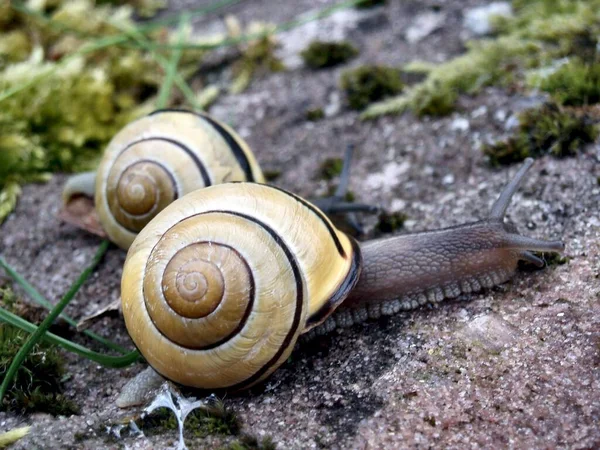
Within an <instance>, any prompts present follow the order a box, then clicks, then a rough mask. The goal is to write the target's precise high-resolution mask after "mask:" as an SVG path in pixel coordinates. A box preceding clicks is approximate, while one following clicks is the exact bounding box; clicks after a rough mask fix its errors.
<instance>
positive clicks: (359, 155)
mask: <svg viewBox="0 0 600 450" xmlns="http://www.w3.org/2000/svg"><path fill="white" fill-rule="evenodd" d="M189 4H191V2H187V3H186V2H183V1H181V2H174V4H173V5H172V9H173V10H175V11H177V10H180V9H183V8H184V7H186V6H189ZM327 4H333V2H332V1H317V0H310V1H309V0H299V1H295V2H285V7H276V8H275V7H273V3H272V2H268V1H259V0H257V1H247V2H240V3H239V4H237V5H236V6H235V7H233V8H231V12H232V13H233V14H235V15H236V16H238V17H239V18H240V20H241V21H242V23H247V22H248V21H250V20H270V21H273V22H278V23H279V22H283V21H286V20H291V19H292V18H294V17H295V16H296V15H298V14H301V13H304V12H306V11H309V10H314V9H315V8H317V7H322V6H324V5H327ZM485 4H486V2H483V1H475V0H469V1H462V0H460V1H459V0H447V1H444V2H439V1H433V0H431V1H423V2H417V1H407V2H404V1H402V2H395V1H391V2H388V5H387V6H385V7H384V8H383V10H382V11H380V12H377V13H373V14H376V16H374V17H376V18H377V20H375V19H370V21H368V22H367V23H366V24H363V25H359V26H356V27H352V28H351V29H350V31H348V37H349V38H351V39H352V41H353V42H355V43H356V44H357V45H358V46H359V48H360V50H361V54H360V55H359V57H358V58H357V59H356V61H353V62H352V63H351V64H352V65H354V64H364V63H373V62H379V63H386V64H392V65H393V64H396V65H397V64H401V63H405V62H408V61H411V60H413V59H421V60H422V59H424V60H427V61H431V62H437V61H441V60H445V59H448V58H451V57H452V56H454V55H457V54H459V53H460V52H461V51H462V41H461V36H460V32H461V28H462V20H463V12H464V10H465V9H466V8H472V7H475V6H482V5H485ZM434 7H436V8H437V7H439V8H441V9H442V11H441V12H442V13H443V14H445V16H446V22H445V24H444V26H443V28H441V29H440V30H438V31H436V32H435V33H431V34H430V35H428V36H426V37H425V38H423V39H422V40H420V41H418V42H416V43H414V44H409V43H408V42H407V41H406V40H405V39H404V32H405V31H406V29H407V28H408V27H409V26H410V24H411V23H413V20H414V18H415V17H416V16H418V15H419V14H422V13H426V12H427V11H429V10H430V9H431V8H434ZM219 20H220V19H218V18H216V17H215V16H212V17H207V18H203V19H201V20H197V21H195V22H194V24H195V26H196V27H198V28H203V27H206V28H207V29H212V28H211V27H210V24H211V23H213V22H219ZM214 27H215V28H216V27H217V25H214ZM345 67H346V66H344V67H341V68H334V69H328V70H324V71H318V72H313V71H309V70H307V69H304V68H301V67H300V68H297V69H294V70H290V71H288V72H284V73H277V74H271V75H268V76H265V77H264V78H261V79H259V80H256V81H254V82H253V83H252V85H251V87H250V88H249V89H248V91H247V92H245V93H243V94H241V95H237V96H230V95H224V96H223V97H221V98H219V100H218V102H217V103H216V105H215V106H214V108H213V109H212V110H211V112H212V113H213V114H215V115H216V116H217V117H219V118H221V119H224V120H226V121H227V122H229V123H231V124H232V126H234V127H235V128H236V129H237V130H240V131H241V132H242V133H243V134H244V136H245V137H246V138H247V140H248V142H249V143H250V145H251V147H252V148H253V149H254V150H255V152H256V155H257V158H258V160H259V161H260V162H261V164H262V166H263V167H264V168H265V169H267V170H280V171H281V176H280V177H279V178H278V179H277V180H276V184H277V185H278V186H281V187H283V188H286V189H289V190H292V191H295V192H297V193H298V194H301V195H303V196H310V195H315V194H323V193H325V192H327V190H328V189H329V188H330V186H333V185H335V183H336V180H333V181H332V182H325V181H323V180H321V179H320V178H319V168H320V165H321V164H322V162H323V161H324V160H325V159H326V158H332V157H341V156H342V155H343V153H344V150H345V147H346V145H347V144H349V143H353V144H355V145H356V149H357V151H356V158H355V164H354V166H353V171H352V177H351V190H352V191H353V192H354V193H355V195H356V196H357V198H358V199H360V200H362V201H366V202H372V203H376V204H381V205H382V206H384V207H386V208H388V209H394V210H397V209H400V210H401V211H402V212H403V213H405V214H406V215H407V216H408V220H407V221H406V222H405V229H404V230H401V231H400V232H402V233H404V232H416V231H420V230H431V229H436V228H440V227H446V226H452V225H457V224H460V223H464V222H468V221H474V220H479V219H481V218H483V217H485V215H486V214H487V211H488V209H489V207H490V205H491V204H492V203H493V201H494V199H495V197H496V195H497V194H498V193H499V192H500V190H501V188H502V186H503V185H504V183H505V182H506V181H507V179H508V178H509V177H510V176H511V175H512V174H514V172H515V167H509V168H503V169H500V170H492V169H490V168H489V167H488V166H487V165H486V162H485V159H484V157H483V155H482V153H481V151H480V149H479V146H480V145H481V143H482V142H485V141H488V140H493V139H495V138H497V137H500V136H502V135H503V133H505V132H506V131H505V129H504V126H505V123H504V122H505V121H506V120H507V119H508V118H509V117H511V116H512V115H513V114H514V113H515V112H517V111H520V110H521V109H522V107H523V106H522V105H525V104H529V102H531V100H530V97H524V96H522V95H519V94H518V93H515V92H513V91H511V92H507V91H504V90H502V89H497V88H489V89H486V90H485V91H484V92H482V93H481V94H480V95H478V96H475V97H467V96H464V97H461V99H460V103H459V112H458V113H457V115H456V116H450V117H447V118H441V119H429V118H424V119H418V118H415V117H414V116H412V115H411V114H405V115H402V116H397V117H385V118H381V119H379V120H377V121H374V122H361V121H360V120H359V119H358V114H357V113H356V112H354V111H350V110H349V109H348V108H347V106H346V105H345V103H344V102H345V99H344V97H343V95H342V96H341V97H340V103H341V104H340V106H339V107H338V108H336V110H335V111H334V113H332V114H331V115H329V116H328V117H327V118H325V119H323V120H321V121H319V122H315V123H308V122H307V121H306V120H305V112H306V110H307V109H312V108H317V107H325V106H327V105H328V104H331V103H335V100H332V98H333V97H332V93H337V92H338V85H337V83H338V79H339V74H340V71H341V70H343V69H344V68H345ZM211 76H212V77H214V78H215V79H217V80H221V79H222V77H223V76H224V75H223V74H222V73H220V72H215V73H211ZM222 82H223V83H225V82H226V80H222ZM497 111H503V114H502V115H501V117H500V115H497V114H496V112H497ZM475 112H476V113H475ZM457 117H465V118H466V117H468V123H469V128H468V130H464V131H463V130H462V129H458V130H457V129H456V124H455V120H456V118H457ZM453 124H454V125H453ZM459 128H460V127H459ZM599 177H600V145H598V144H596V145H594V146H592V147H591V148H590V149H588V150H587V151H586V152H585V153H582V154H581V155H579V156H578V157H577V158H570V159H562V160H557V159H552V158H549V157H548V158H541V159H539V160H538V161H536V164H535V166H534V167H533V168H532V170H531V172H530V174H529V175H528V177H527V179H526V181H525V183H524V185H523V187H522V188H521V190H520V191H519V193H518V194H517V195H516V196H515V199H514V201H513V205H512V206H511V207H510V209H509V211H508V220H509V221H511V222H513V223H514V224H516V226H517V227H518V228H519V230H520V231H521V232H522V233H525V234H527V235H531V236H534V237H538V238H549V239H554V238H562V239H564V241H565V242H566V244H567V250H566V254H567V256H568V257H569V258H570V259H569V262H568V263H566V264H564V265H558V266H552V267H549V268H545V269H543V270H540V271H519V272H518V273H517V274H516V275H515V277H514V278H513V279H512V280H511V281H510V282H508V283H506V284H504V285H502V286H500V287H497V288H494V289H491V290H487V291H484V292H482V293H479V294H473V295H470V296H463V297H461V298H459V299H457V300H455V301H448V302H444V303H443V304H440V305H438V306H436V307H432V308H421V309H418V310H415V311H411V312H405V313H401V314H398V315H396V316H393V317H391V318H389V319H385V320H381V321H371V322H367V323H365V324H362V325H358V326H355V327H353V328H350V329H346V330H341V331H340V332H335V333H333V334H331V335H328V336H324V337H322V338H319V339H315V340H313V341H310V342H300V343H299V344H298V345H297V348H296V350H295V351H294V353H293V354H292V357H291V359H290V361H288V362H287V363H286V364H284V365H283V367H282V368H281V369H279V370H278V371H277V372H276V373H275V374H274V375H273V376H272V377H271V378H270V379H269V380H268V381H267V382H266V383H264V384H262V385H260V386H257V387H256V388H254V389H253V390H252V391H250V392H247V393H242V394H235V395H234V394H229V395H227V396H226V398H225V404H226V405H227V406H228V407H229V408H231V409H233V410H234V411H235V412H236V413H237V414H238V415H239V417H240V418H241V419H242V421H243V423H244V431H245V432H248V433H251V434H253V435H255V436H258V437H262V436H271V437H272V438H273V440H274V442H275V443H276V444H277V446H278V448H281V449H290V448H291V449H306V448H315V449H316V448H333V449H342V448H343V449H346V448H357V449H365V448H368V449H375V448H377V449H379V448H394V449H396V448H451V449H463V448H482V447H483V448H598V447H600V429H599V427H598V417H600V370H599V367H600V212H599V209H598V205H599V203H600V185H599V184H598V178H599ZM64 180H65V177H64V176H62V175H57V176H55V177H54V178H53V180H52V181H50V182H49V183H47V184H43V185H29V186H26V187H25V188H24V193H23V196H22V197H21V199H20V201H19V204H18V207H17V210H16V212H15V213H14V214H13V215H11V216H10V217H9V219H8V220H7V221H6V222H5V224H3V225H2V226H1V227H0V253H1V254H2V255H3V256H4V257H5V258H6V259H7V260H8V261H9V262H10V263H11V264H12V265H14V266H15V267H16V269H17V270H18V271H19V272H20V273H21V274H23V275H24V276H25V277H26V278H27V279H28V280H30V281H31V282H32V283H33V284H34V286H36V287H37V288H38V289H39V290H40V291H41V292H42V293H44V294H45V295H46V296H47V297H48V298H49V299H50V300H51V301H52V302H56V301H57V300H58V299H59V298H60V296H61V295H62V294H63V293H64V292H65V291H66V290H67V289H68V287H69V286H70V284H71V283H72V282H73V281H74V280H75V279H76V278H77V276H78V274H79V272H80V270H81V267H82V266H84V265H85V264H86V263H87V262H88V261H90V260H91V258H92V256H93V254H94V252H95V249H96V248H97V246H98V245H99V242H100V241H99V240H98V239H97V238H95V237H93V236H89V235H86V234H85V233H83V232H79V231H77V230H75V229H74V228H72V227H71V226H68V225H66V224H62V223H60V222H59V221H58V220H57V219H56V213H57V211H58V208H59V206H60V191H61V186H62V184H63V183H64ZM450 181H452V182H450ZM375 221H376V219H375V218H367V219H365V222H366V225H367V228H369V229H370V228H372V227H373V225H374V224H375ZM527 224H529V228H532V229H531V230H529V229H527V226H526V225H527ZM124 259H125V253H124V252H123V251H121V250H119V249H117V248H111V249H110V250H109V252H108V254H107V255H106V257H105V259H104V261H103V262H102V263H101V264H100V266H99V267H98V269H97V270H96V272H95V273H94V275H93V276H92V277H91V279H90V280H89V281H88V282H87V283H86V284H85V285H84V287H83V288H82V290H81V291H80V292H79V293H78V294H77V296H76V297H75V299H74V301H73V302H72V304H71V305H69V307H68V308H67V312H68V313H69V314H70V315H71V316H73V317H75V318H81V317H84V316H86V315H89V314H91V313H93V312H94V311H96V310H97V309H98V308H99V307H100V306H102V305H104V304H107V303H109V302H111V301H113V300H116V299H117V298H118V297H119V284H120V276H121V268H122V265H123V261H124ZM92 329H93V330H94V331H95V332H97V333H99V334H102V335H104V336H107V337H110V338H111V339H113V340H115V341H117V342H119V343H121V344H123V345H126V346H131V342H130V340H129V338H128V336H127V332H126V330H125V327H124V325H123V322H122V320H121V319H120V318H119V317H104V318H102V319H101V320H100V321H99V322H98V323H95V324H94V325H93V327H92ZM465 333H466V334H465ZM465 336H468V338H465ZM501 339H502V340H503V342H504V343H503V344H502V348H499V347H497V344H498V343H497V342H496V341H498V342H500V340H501ZM79 342H82V343H84V344H86V345H91V346H92V347H94V345H93V344H92V343H90V342H89V341H87V340H86V339H84V338H79ZM482 342H484V344H483V345H482ZM495 346H496V347H495ZM488 347H489V348H491V349H492V350H491V351H490V350H489V349H488ZM94 348H95V349H96V350H99V351H100V350H101V349H100V348H99V347H94ZM495 348H496V349H495ZM65 358H66V360H67V368H68V374H69V376H70V377H69V379H68V381H67V382H66V388H67V395H68V396H69V397H71V398H72V399H73V400H74V401H75V402H76V403H77V404H78V405H80V407H81V413H80V414H79V415H77V416H73V417H69V418H64V417H58V418H53V417H51V416H48V415H45V414H35V415H32V416H28V417H21V416H16V415H13V414H7V413H6V412H0V432H1V431H5V430H8V429H12V428H14V427H16V426H19V425H25V424H31V425H33V428H32V431H31V433H30V435H28V436H27V437H26V438H24V439H23V440H22V441H20V442H19V443H18V444H17V445H15V446H14V448H16V449H32V448H44V449H46V448H47V449H66V448H67V449H98V448H131V449H151V448H175V446H176V445H177V432H176V431H173V432H167V433H162V434H159V435H152V436H150V435H149V436H141V435H138V436H129V437H123V438H121V440H119V441H115V440H114V439H113V440H108V438H109V437H110V435H111V433H114V429H111V430H112V431H111V430H108V429H107V428H106V427H107V425H108V424H110V423H113V422H115V421H116V420H119V419H121V420H122V419H124V418H126V417H128V416H131V415H133V414H136V413H139V412H141V409H138V410H133V411H122V410H119V409H118V408H117V407H116V406H115V400H116V399H117V397H118V395H119V392H120V391H121V389H122V387H123V386H124V385H125V384H126V383H127V382H128V381H129V380H130V379H131V378H132V377H133V376H134V375H135V374H137V373H138V372H140V371H141V370H142V369H143V368H144V367H143V365H141V364H138V365H136V366H133V367H129V368H126V369H107V368H103V367H100V366H98V365H97V364H95V363H92V362H89V361H85V360H83V359H81V358H79V357H76V356H74V355H70V354H66V353H65ZM191 395H194V396H196V397H199V395H198V393H191ZM113 435H114V434H113ZM227 442H228V438H225V437H220V436H209V437H207V438H203V439H202V438H196V439H195V440H193V441H191V442H190V441H188V444H190V445H189V446H190V448H218V447H219V446H221V445H224V444H225V443H227Z"/></svg>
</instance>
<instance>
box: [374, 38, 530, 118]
mask: <svg viewBox="0 0 600 450" xmlns="http://www.w3.org/2000/svg"><path fill="white" fill-rule="evenodd" d="M468 48H469V50H468V52H467V53H466V54H464V55H461V56H459V57H457V58H454V59H452V60H450V61H448V62H446V63H444V64H440V65H438V66H437V67H435V68H434V69H432V70H431V71H430V72H429V75H428V76H427V78H426V79H425V80H424V81H423V82H421V83H418V84H416V85H414V86H412V87H411V88H410V89H408V90H407V91H406V92H405V93H404V94H403V95H400V96H397V97H393V98H391V99H389V100H385V101H382V102H378V103H375V104H373V105H371V106H370V107H369V108H368V109H367V110H366V111H365V112H364V113H363V114H362V118H363V119H372V118H375V117H378V116H381V115H385V114H399V113H401V112H404V111H405V110H407V109H410V110H413V111H415V113H416V114H418V115H420V116H422V115H428V114H435V115H443V114H448V113H449V112H450V111H452V110H453V109H454V104H455V102H456V99H457V98H458V95H459V94H461V93H468V94H473V93H476V92H478V91H479V90H480V89H481V88H482V87H484V86H487V85H491V84H508V83H509V82H510V81H512V80H513V78H514V72H515V70H516V69H517V67H519V64H525V61H528V60H529V59H530V58H532V57H533V56H534V55H535V53H536V51H537V47H536V46H535V45H534V44H532V43H529V42H527V41H522V40H519V39H513V38H503V39H498V40H491V41H480V42H471V43H470V44H469V47H468Z"/></svg>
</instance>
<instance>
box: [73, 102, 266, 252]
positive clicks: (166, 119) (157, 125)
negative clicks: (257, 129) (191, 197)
mask: <svg viewBox="0 0 600 450" xmlns="http://www.w3.org/2000/svg"><path fill="white" fill-rule="evenodd" d="M230 181H256V182H261V183H262V182H264V177H263V174H262V172H261V170H260V168H259V166H258V164H257V162H256V160H255V158H254V156H253V154H252V152H251V150H250V148H249V147H248V145H247V144H246V143H245V142H244V140H243V139H242V138H241V137H239V136H238V135H237V134H236V133H235V132H234V131H233V130H232V129H231V128H229V127H228V126H227V125H225V124H223V123H221V122H219V121H217V120H215V119H213V118H211V117H210V116H208V115H206V114H202V113H193V112H190V111H184V110H160V111H156V112H154V113H152V114H150V115H148V116H146V117H143V118H141V119H139V120H136V121H134V122H132V123H130V124H128V125H127V126H126V127H125V128H123V129H122V130H121V131H120V132H119V133H118V134H117V135H115V137H114V138H113V139H112V140H111V142H110V143H109V145H108V147H107V148H106V150H105V152H104V155H103V158H102V161H101V163H100V165H99V167H98V170H97V172H96V173H95V174H93V173H90V174H87V175H82V176H79V177H74V178H73V179H72V180H70V181H69V183H67V186H66V187H65V192H64V201H65V204H68V203H69V201H70V200H71V198H72V197H74V196H76V195H77V194H84V195H93V196H94V204H95V208H96V211H95V213H97V218H98V221H99V226H94V224H93V217H92V219H89V220H88V221H87V222H86V217H85V213H82V214H79V215H76V216H75V218H73V219H72V220H69V218H70V217H69V216H68V215H66V214H65V215H63V218H65V219H66V220H67V221H70V222H72V223H73V222H77V221H79V223H75V225H79V226H81V227H83V228H86V229H88V230H89V231H91V232H94V233H96V234H101V232H102V231H103V232H104V233H105V234H106V235H107V236H108V238H109V239H110V240H111V241H113V242H114V243H116V244H117V245H119V246H120V247H122V248H128V247H129V245H131V243H132V242H133V239H134V238H135V236H136V235H137V233H138V232H139V231H140V230H141V229H142V228H143V227H144V226H145V225H146V224H147V223H148V222H150V220H152V218H153V217H154V216H156V214H158V213H159V212H160V211H161V210H163V209H164V208H165V207H166V206H167V205H168V204H170V203H171V202H173V201H175V200H176V199H178V198H180V197H182V196H184V195H185V194H187V193H188V192H192V191H194V190H196V189H200V188H204V187H207V186H211V185H214V184H219V183H226V182H230ZM90 185H93V187H90ZM90 191H91V192H90ZM82 217H83V218H82Z"/></svg>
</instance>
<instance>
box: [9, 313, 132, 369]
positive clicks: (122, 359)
mask: <svg viewBox="0 0 600 450" xmlns="http://www.w3.org/2000/svg"><path fill="white" fill-rule="evenodd" d="M0 321H3V322H6V323H8V324H10V325H14V326H15V327H17V328H20V329H21V330H23V331H26V332H28V333H35V332H36V330H38V327H37V326H36V325H34V324H33V323H31V322H28V321H27V320H25V319H23V318H22V317H19V316H17V315H16V314H13V313H11V312H9V311H6V310H5V309H3V308H0ZM41 339H42V340H44V341H46V342H48V343H50V344H54V345H58V346H60V347H62V348H64V349H65V350H67V351H70V352H73V353H75V354H77V355H80V356H83V357H84V358H87V359H89V360H91V361H94V362H97V363H98V364H101V365H103V366H106V367H112V368H119V367H126V366H129V365H131V364H133V363H135V362H137V361H142V360H143V358H142V356H141V355H140V352H138V351H137V350H133V351H130V352H128V353H126V354H124V355H121V356H111V355H104V354H102V353H98V352H95V351H93V350H90V349H88V348H87V347H84V346H83V345H80V344H77V343H75V342H71V341H69V340H68V339H65V338H63V337H60V336H57V335H56V334H54V333H50V332H49V331H46V332H45V333H44V334H43V335H42V338H41Z"/></svg>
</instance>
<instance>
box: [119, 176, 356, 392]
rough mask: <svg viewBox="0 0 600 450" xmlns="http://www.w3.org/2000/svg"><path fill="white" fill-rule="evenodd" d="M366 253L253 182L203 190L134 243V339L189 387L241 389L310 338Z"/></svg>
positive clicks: (318, 216)
mask: <svg viewBox="0 0 600 450" xmlns="http://www.w3.org/2000/svg"><path fill="white" fill-rule="evenodd" d="M360 265H361V264H360V251H359V250H358V245H357V244H356V242H355V241H354V240H352V238H349V237H348V236H346V235H344V234H343V233H340V232H338V231H337V230H335V228H334V227H333V226H332V225H331V222H330V221H329V219H327V218H326V217H325V215H324V214H323V213H322V212H321V211H320V210H318V209H316V208H315V207H314V206H312V205H311V204H309V203H308V202H306V201H304V200H302V199H299V198H298V197H296V196H294V195H292V194H289V193H287V192H284V191H281V190H279V189H276V188H272V187H267V186H264V185H260V184H254V183H233V184H221V185H217V186H212V187H209V188H206V189H202V190H199V191H195V192H192V193H190V194H188V195H186V196H185V197H183V198H181V199H179V200H178V201H176V202H174V203H172V204H171V205H169V206H168V207H167V208H165V209H164V210H163V211H162V212H160V213H159V214H158V215H157V216H156V217H155V218H154V219H153V220H152V221H151V222H150V223H149V224H148V225H147V226H146V227H145V228H144V229H143V230H142V231H141V232H140V233H139V235H138V236H137V238H136V239H135V241H134V243H133V245H132V246H131V248H130V249H129V252H128V256H127V260H126V263H125V267H124V273H123V279H122V286H121V289H122V292H121V296H122V302H123V303H122V304H123V315H124V318H125V323H126V325H127V329H128V331H129V334H130V335H131V337H132V339H133V341H134V342H135V344H136V345H137V347H138V348H139V349H140V351H141V353H142V354H143V356H144V357H145V358H146V359H147V361H148V362H149V363H150V364H151V365H152V367H153V368H154V369H155V370H156V371H158V372H159V373H160V374H162V375H163V376H165V377H167V378H169V379H171V380H173V381H176V382H178V383H181V384H184V385H187V386H193V387H198V388H204V389H217V388H229V389H234V390H235V389H241V388H244V387H247V386H250V385H252V384H254V383H256V382H258V381H260V380H262V379H264V378H265V377H267V376H268V375H269V374H270V373H271V372H273V371H274V370H275V369H276V368H277V367H279V365H281V364H282V363H283V362H284V361H285V360H286V359H287V357H288V356H289V354H290V352H291V351H292V349H293V347H294V344H295V342H296V340H297V338H298V336H299V335H300V333H302V332H304V331H306V329H307V327H312V326H316V325H318V324H319V323H320V322H322V321H323V320H325V318H326V317H327V316H328V315H329V314H330V312H331V311H332V310H333V309H335V307H336V306H337V305H338V304H339V302H340V301H342V300H343V299H344V298H345V296H346V295H347V293H348V291H349V290H350V289H351V288H352V287H353V286H354V284H355V283H356V280H357V278H358V275H359V268H360Z"/></svg>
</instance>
